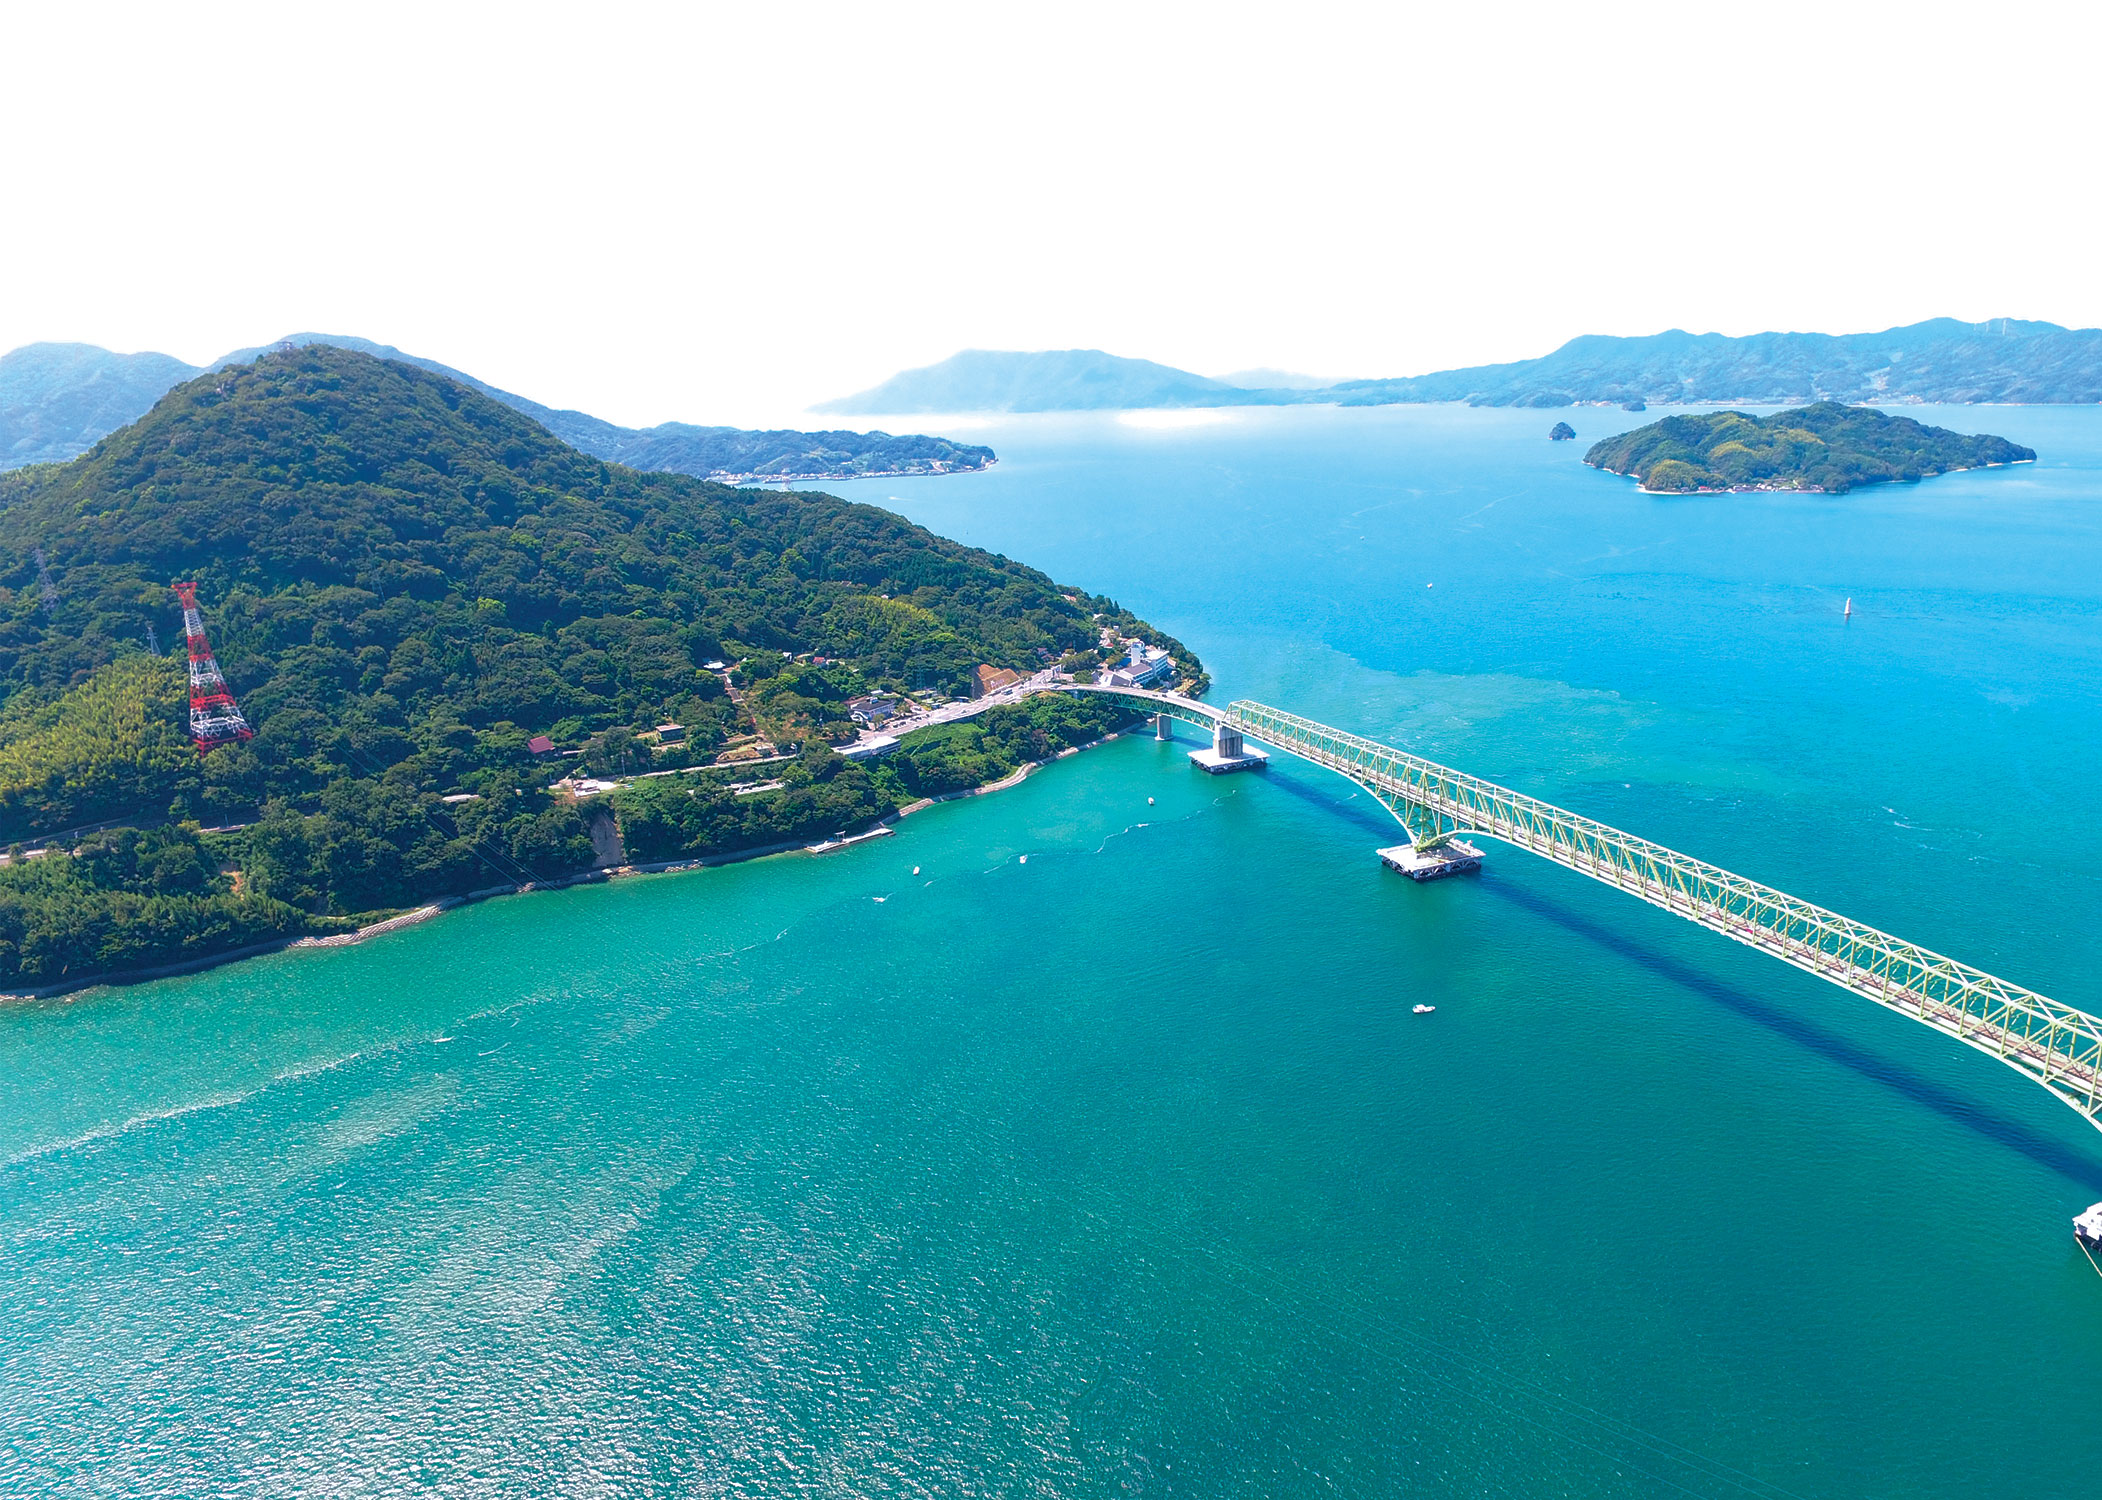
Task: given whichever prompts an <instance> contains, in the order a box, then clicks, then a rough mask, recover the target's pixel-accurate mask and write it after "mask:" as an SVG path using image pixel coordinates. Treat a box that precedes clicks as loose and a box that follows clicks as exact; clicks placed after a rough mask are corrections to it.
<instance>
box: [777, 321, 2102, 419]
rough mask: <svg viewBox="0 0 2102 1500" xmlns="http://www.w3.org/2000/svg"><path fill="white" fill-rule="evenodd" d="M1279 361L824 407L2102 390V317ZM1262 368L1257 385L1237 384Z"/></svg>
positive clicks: (993, 373)
mask: <svg viewBox="0 0 2102 1500" xmlns="http://www.w3.org/2000/svg"><path fill="white" fill-rule="evenodd" d="M1306 378H1307V377H1290V376H1286V375H1284V374H1283V373H1282V372H1279V371H1274V370H1246V371H1242V372H1240V373H1238V374H1235V375H1231V376H1228V377H1227V378H1226V379H1224V380H1211V379H1207V378H1206V377H1205V376H1202V375H1192V374H1190V373H1189V372H1188V371H1187V370H1176V369H1171V368H1169V367H1168V366H1166V365H1157V364H1153V363H1151V362H1150V361H1148V360H1143V359H1119V358H1117V357H1116V356H1114V355H1110V354H1103V353H1101V352H1099V351H1097V350H1092V349H1075V350H1066V351H1064V352H1061V353H1055V354H1003V353H998V352H993V351H988V350H971V351H969V352H967V353H964V354H959V355H957V356H956V357H955V358H954V359H947V360H944V361H942V362H941V363H940V364H938V365H930V366H928V367H927V368H926V369H924V370H907V371H906V372H905V373H904V374H902V375H897V376H893V377H892V378H891V379H889V380H886V381H885V382H884V383H883V384H882V385H879V386H877V387H876V388H875V389H874V390H872V391H863V392H862V393H861V394H860V395H858V396H849V397H847V398H846V399H844V400H841V401H834V402H832V403H831V404H830V405H829V406H823V407H819V408H818V410H820V411H870V412H873V411H909V412H928V411H1077V410H1090V409H1102V408H1113V407H1143V406H1281V405H1287V404H1294V403H1300V402H1336V403H1338V404H1340V405H1344V406H1387V405H1395V404H1399V403H1403V402H1418V401H1465V402H1467V403H1469V404H1470V405H1474V406H1540V407H1551V406H1570V405H1573V404H1575V403H1577V402H1582V401H1597V402H1609V403H1611V404H1613V405H1616V406H1618V405H1622V404H1627V403H1633V402H1637V401H1641V402H1648V403H1651V404H1668V403H1679V402H1727V403H1733V404H1742V405H1752V404H1759V405H1768V404H1771V405H1790V404H1795V403H1801V402H1807V401H1844V402H1864V401H1869V402H1880V403H1884V404H1890V403H1900V404H1902V403H1906V402H1948V403H1952V404H1963V403H1974V402H1987V401H1998V402H2077V403H2082V404H2085V403H2090V402H2096V401H2102V329H2095V328H2080V329H2068V328H2061V327H2059V326H2058V325H2057V324H2056V323H2030V322H2023V321H2021V320H2019V319H2014V318H1996V319H1994V320H1993V321H1991V322H1988V323H1959V322H1957V321H1956V320H1955V319H1953V318H1934V319H1931V320H1929V321H1927V322H1925V323H1914V324H1911V325H1910V326H1908V327H1904V328H1890V329H1886V330H1884V331H1883V332H1881V333H1849V334H1829V333H1757V334H1751V335H1749V336H1747V337H1744V338H1731V337H1728V336H1726V335H1724V334H1720V333H1686V332H1684V331H1682V330H1680V329H1676V328H1674V329H1672V330H1670V331H1669V332H1667V333H1655V334H1650V335H1648V336H1646V337H1642V338H1615V337H1611V336H1607V335H1602V334H1589V335H1586V336H1584V337H1582V338H1575V339H1571V340H1570V341H1569V342H1568V343H1566V344H1564V345H1563V346H1562V347H1561V348H1559V349H1557V350H1556V351H1555V352H1554V353H1552V354H1549V355H1546V356H1545V357H1543V358H1540V359H1525V360H1517V361H1514V362H1513V363H1510V364H1502V365H1476V366H1474V367H1472V368H1469V369H1464V370H1440V371H1438V372H1436V373H1435V374H1431V375H1411V376H1406V377H1402V378H1399V379H1390V380H1344V381H1338V382H1336V383H1335V384H1333V385H1320V386H1317V387H1311V388H1309V387H1308V386H1305V385H1300V384H1297V383H1296V382H1298V381H1302V380H1305V379H1306ZM1244 381H1245V382H1258V381H1268V382H1270V383H1269V384H1266V385H1258V386H1256V387H1255V388H1253V389H1249V388H1244V387H1243V385H1242V384H1241V383H1242V382H1244Z"/></svg>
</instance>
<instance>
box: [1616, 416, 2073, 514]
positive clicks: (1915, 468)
mask: <svg viewBox="0 0 2102 1500" xmlns="http://www.w3.org/2000/svg"><path fill="white" fill-rule="evenodd" d="M2035 460H2036V452H2035V450H2034V449H2030V448H2024V447H2022V446H2021V445H2020V444H2018V443H2011V442H2009V441H2008V440H2007V439H2006V438H2003V437H1992V436H1990V435H1985V434H1981V435H1979V436H1976V437H1967V436H1965V435H1964V434H1963V433H1960V432H1951V431H1949V429H1947V428H1946V427H1929V426H1927V425H1926V424H1925V423H1923V422H1915V421H1913V420H1912V419H1911V418H1910V417H1893V416H1890V415H1888V414H1886V413H1884V412H1880V411H1877V410H1875V409H1874V408H1872V407H1865V406H1843V405H1841V404H1840V403H1839V402H1837V401H1820V402H1818V403H1816V404H1815V405H1813V406H1799V407H1795V408H1794V409H1792V410H1789V411H1779V412H1775V413H1774V414H1773V415H1772V416H1770V417H1754V416H1748V415H1746V414H1745V413H1744V412H1741V411H1719V412H1714V413H1709V414H1702V415H1699V416H1694V415H1685V416H1675V417H1666V418H1664V420H1663V421H1661V422H1652V423H1650V425H1649V426H1647V427H1638V428H1636V429H1635V430H1634V431H1632V432H1624V433H1622V434H1621V435H1620V436H1618V437H1610V438H1606V439H1604V440H1602V441H1600V442H1597V443H1594V444H1593V445H1592V447H1591V451H1590V452H1588V453H1586V454H1585V455H1584V462H1585V463H1587V464H1589V465H1591V467H1593V468H1594V469H1603V470H1605V471H1606V472H1607V473H1608V474H1620V475H1624V476H1627V477H1629V478H1632V479H1634V480H1635V481H1636V482H1637V483H1639V484H1640V485H1641V486H1642V488H1643V490H1644V491H1645V492H1647V493H1649V494H1654V495H1693V494H1705V493H1713V492H1715V491H1719V490H1797V491H1802V492H1805V493H1813V494H1827V495H1843V494H1845V493H1846V492H1847V491H1848V490H1850V489H1852V488H1854V486H1856V485H1860V484H1882V483H1887V482H1889V481H1892V480H1917V479H1931V478H1933V477H1934V476H1935V475H1936V474H1948V473H1953V472H1954V471H1956V470H1958V469H1983V468H1989V467H1991V466H1993V465H1996V464H2019V463H2033V462H2035Z"/></svg>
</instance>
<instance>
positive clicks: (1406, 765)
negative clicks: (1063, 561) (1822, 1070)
mask: <svg viewBox="0 0 2102 1500" xmlns="http://www.w3.org/2000/svg"><path fill="white" fill-rule="evenodd" d="M1058 688H1059V690H1061V691H1066V692H1086V693H1112V694H1115V695H1117V696H1119V697H1125V698H1132V699H1141V700H1144V701H1145V702H1146V703H1147V704H1149V705H1150V706H1151V709H1152V711H1153V712H1155V713H1164V714H1167V715H1168V716H1169V717H1171V718H1176V719H1180V720H1183V721H1184V722H1186V723H1189V724H1193V725H1196V726H1197V727H1199V728H1202V729H1206V730H1210V731H1212V732H1214V733H1216V732H1217V730H1218V729H1219V728H1221V727H1222V726H1223V727H1227V728H1232V729H1236V730H1239V731H1240V733H1241V734H1242V735H1243V736H1244V737H1245V738H1247V739H1251V740H1257V741H1260V742H1261V743H1263V744H1266V745H1271V746H1274V747H1275V748H1277V749H1279V750H1283V751H1287V752H1289V753H1290V754H1293V755H1296V756H1298V757H1300V758H1301V759H1302V760H1308V761H1312V762H1313V763H1314V764H1315V765H1318V766H1326V767H1327V768H1328V769H1329V770H1331V771H1335V772H1338V773H1339V774H1341V775H1343V776H1347V777H1349V778H1350V780H1352V781H1354V782H1356V783H1357V784H1358V785H1359V786H1361V787H1363V788H1364V789H1365V790H1366V791H1368V792H1370V793H1371V794H1372V795H1373V796H1374V797H1376V798H1378V799H1379V801H1380V803H1381V805H1382V806H1384V807H1385V808H1386V809H1387V810H1388V811H1389V812H1391V813H1392V814H1393V815H1394V816H1395V818H1396V819H1397V820H1398V821H1399V822H1400V823H1401V825H1402V827H1403V828H1405V829H1407V830H1408V831H1409V833H1410V835H1411V836H1412V837H1413V838H1414V839H1415V840H1416V842H1417V844H1418V846H1419V847H1425V848H1427V847H1430V846H1431V845H1433V844H1435V843H1437V842H1439V841H1440V840H1442V839H1444V838H1447V837H1450V836H1451V835H1453V834H1456V833H1469V834H1482V835H1486V836H1487V837H1489V838H1493V839H1497V840H1500V841H1501V842H1503V843H1506V844H1511V845H1514V846H1516V847H1517V848H1520V849H1525V850H1528V851H1530V852H1531V853H1534V854H1537V855H1540V856H1541V857H1542V858H1543V859H1551V860H1553V861H1554V862H1555V863H1556V864H1558V865H1562V866H1564V867H1565V868H1568V869H1571V870H1574V871H1576V872H1577V873H1578V874H1579V875H1588V876H1590V877H1591V878H1592V879H1593V880H1597V881H1601V882H1603V883H1604V884H1606V885H1610V886H1614V887H1616V888H1617V889H1619V890H1623V891H1626V892H1627V893H1628V894H1629V895H1632V896H1639V897H1640V898H1641V899H1642V900H1644V901H1647V902H1649V903H1650V904H1651V905H1652V906H1661V907H1663V908H1664V910H1666V911H1668V912H1671V913H1673V914H1675V915H1677V916H1681V917H1684V918H1685V919H1686V920H1687V921H1689V922H1695V923H1698V924H1699V925H1701V926H1702V927H1706V928H1709V929H1710V930H1712V931H1715V932H1719V933H1721V934H1722V935H1723V936H1724V937H1727V938H1731V939H1733V940H1735V941H1737V942H1740V943H1743V944H1745V945H1747V946H1748V947H1752V948H1757V949H1758V950H1759V951H1760V952H1762V953H1768V954H1771V955H1773V956H1774V957H1775V958H1778V959H1780V960H1781V961H1782V962H1783V963H1790V964H1794V965H1795V966H1796V967H1797V968H1799V969H1802V970H1805V971H1806V972H1808V973H1811V974H1815V975H1816V976H1817V977H1818V978H1820V979H1824V980H1828V981H1830V982H1831V983H1833V984H1836V985H1838V986H1839V987H1840V988H1841V989H1845V990H1851V991H1852V992H1853V993H1855V994H1857V995H1859V996H1861V997H1862V998H1863V999H1866V1000H1873V1001H1875V1002H1876V1004H1878V1005H1881V1006H1884V1007H1885V1008H1887V1009H1890V1010H1894V1011H1896V1012H1897V1013H1898V1014H1899V1015H1901V1016H1905V1017H1907V1018H1909V1019H1911V1020H1914V1021H1918V1022H1919V1023H1920V1024H1921V1025H1923V1026H1931V1027H1933V1028H1934V1029H1935V1030H1936V1031H1939V1032H1941V1033H1943V1034H1944V1035H1946V1036H1951V1037H1954V1038H1955V1039H1956V1040H1957V1041H1959V1042H1962V1043H1963V1044H1964V1045H1965V1046H1967V1047H1975V1048H1977V1049H1978V1050H1979V1051H1980V1052H1983V1053H1986V1054H1988V1055H1989V1056H1992V1057H1996V1058H1998V1059H1999V1060H2000V1061H2001V1062H2003V1063H2005V1064H2007V1066H2008V1067H2010V1068H2013V1069H2014V1070H2015V1071H2016V1072H2018V1073H2020V1074H2022V1075H2023V1076H2025V1077H2027V1078H2028V1079H2030V1080H2031V1081H2032V1082H2034V1083H2038V1084H2041V1085H2042V1086H2043V1087H2044V1088H2046V1089H2048V1090H2050V1091H2051V1093H2052V1094H2054V1095H2055V1096H2056V1097H2057V1098H2058V1099H2060V1100H2061V1101H2062V1102H2064V1103H2065V1104H2068V1105H2070V1106H2071V1107H2072V1108H2073V1109H2075V1110H2077V1111H2079V1113H2080V1115H2081V1116H2082V1117H2083V1118H2084V1119H2085V1120H2086V1121H2087V1122H2088V1123H2089V1124H2090V1125H2093V1126H2095V1127H2096V1128H2097V1129H2102V1018H2097V1017H2095V1016H2091V1015H2089V1014H2088V1013H2087V1012H2085V1011H2081V1010H2075V1009H2074V1008H2073V1007H2072V1006H2070V1005H2062V1004H2060V1003H2059V1002H2058V1001H2056V1000H2053V999H2051V998H2049V997H2048V996H2045V995H2039V994H2037V993H2036V992H2035V991H2033V990H2026V989H2023V988H2022V987H2021V986H2020V985H2018V984H2010V983H2008V982H2007V981H2006V980H2004V979H1998V978H1995V977H1994V976H1993V975H1991V974H1988V973H1986V972H1985V971H1984V970H1982V969H1974V968H1972V967H1971V966H1970V965H1969V964H1965V963H1960V962H1958V961H1957V960H1955V959H1953V958H1948V957H1945V956H1944V955H1942V954H1939V953H1936V952H1934V951H1932V950H1931V949H1927V948H1922V947H1920V946H1919V945H1918V944H1916V943H1908V942H1906V941H1904V940H1903V939H1902V938H1895V937H1892V936H1891V935H1890V934H1889V933H1887V932H1879V931H1877V930H1876V929H1875V928H1873V927H1868V926H1864V925H1863V924H1862V923H1859V922H1856V921H1853V920H1852V919H1850V918H1847V917H1843V916H1841V915H1840V914H1839V913H1837V912H1834V911H1827V910H1826V909H1825V908H1823V907H1821V906H1814V905H1812V904H1811V903H1810V902H1808V901H1803V900H1799V899H1798V898H1796V897H1794V896H1791V895H1789V894H1788V893H1787V892H1785V891H1778V890H1775V889H1774V888H1773V887H1772V886H1769V885H1761V884H1760V883H1759V882H1758V881H1756V880H1747V879H1746V878H1745V877H1744V876H1742V875H1734V874H1732V873H1731V872H1730V871H1728V870H1725V869H1722V868H1720V867H1719V866H1716V865H1711V864H1709V863H1707V862H1706V861H1705V860H1698V859H1694V858H1693V857H1692V856H1690V855H1685V854H1680V853H1678V852H1677V851H1676V850H1672V849H1667V848H1665V847H1664V846H1663V845H1662V844H1653V843H1651V842H1650V841H1649V840H1648V839H1643V838H1637V837H1636V836H1635V835H1633V834H1631V833H1622V832H1621V831H1620V830H1619V829H1617V828H1609V827H1608V826H1606V825H1605V824H1604V823H1599V822H1595V821H1593V820H1592V819H1590V818H1586V817H1583V816H1581V815H1579V814H1577V813H1573V812H1568V811H1566V810H1564V809H1562V808H1559V807H1556V806H1554V805H1553V804H1552V803H1547V802H1542V801H1541V800H1540V799H1539V798H1537V797H1528V796H1526V795H1525V794H1524V793H1522V792H1514V791H1511V790H1510V789H1508V788H1506V787H1501V786H1498V785H1497V784H1496V783H1494V782H1492V781H1484V780H1482V779H1481V778H1480V777H1478V776H1469V775H1467V774H1466V773H1465V772H1463V771H1455V770H1451V769H1450V768H1448V767H1445V766H1441V765H1439V764H1437V763H1436V762H1435V761H1428V760H1425V759H1423V758H1422V757H1421V756H1416V755H1410V754H1408V753H1407V752H1406V751H1402V750H1396V749H1394V748H1392V747H1391V746H1388V745H1382V744H1380V743H1379V742H1378V741H1376V740H1368V739H1366V738H1364V737H1363V736H1361V735H1355V734H1350V733H1347V732H1345V731H1343V730H1340V729H1332V728H1330V727H1329V726H1328V725H1326V724H1317V723H1315V722H1314V721H1313V720H1312V719H1303V718H1301V717H1299V716H1298V715H1297V714H1289V713H1286V712H1285V711H1284V710H1282V709H1277V708H1270V707H1268V706H1266V705H1264V704H1261V703H1251V702H1247V701H1245V700H1244V701H1241V702H1236V703H1230V704H1228V705H1227V706H1226V707H1225V708H1223V709H1220V708H1214V707H1213V706H1212V705H1210V704H1208V703H1200V702H1198V701H1197V700H1196V699H1194V698H1185V697H1181V696H1180V695H1178V694H1174V693H1159V692H1152V691H1148V690H1146V689H1141V688H1109V687H1098V686H1093V685H1089V684H1082V683H1062V684H1059V685H1058Z"/></svg>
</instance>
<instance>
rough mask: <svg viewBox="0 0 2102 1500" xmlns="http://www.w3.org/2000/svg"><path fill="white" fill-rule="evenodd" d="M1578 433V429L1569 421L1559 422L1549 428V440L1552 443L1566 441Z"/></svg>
mask: <svg viewBox="0 0 2102 1500" xmlns="http://www.w3.org/2000/svg"><path fill="white" fill-rule="evenodd" d="M1576 435H1577V430H1576V429H1575V428H1574V427H1572V426H1570V425H1569V424H1568V423H1567V422H1557V423H1555V425H1554V426H1552V427H1550V428H1548V429H1547V440H1548V441H1549V442H1551V443H1566V442H1568V441H1569V440H1570V439H1572V438H1574V437H1575V436H1576Z"/></svg>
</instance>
